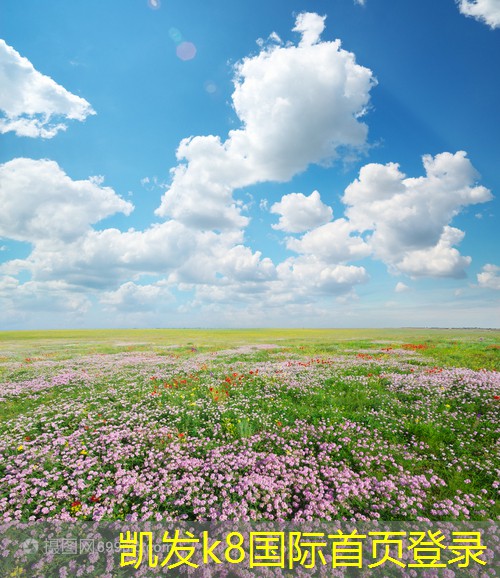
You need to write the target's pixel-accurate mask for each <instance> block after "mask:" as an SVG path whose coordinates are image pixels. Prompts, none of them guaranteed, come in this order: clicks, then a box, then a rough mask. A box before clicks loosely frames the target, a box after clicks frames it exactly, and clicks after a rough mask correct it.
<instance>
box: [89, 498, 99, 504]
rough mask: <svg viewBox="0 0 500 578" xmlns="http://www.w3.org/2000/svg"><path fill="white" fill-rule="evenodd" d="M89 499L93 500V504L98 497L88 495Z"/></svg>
mask: <svg viewBox="0 0 500 578" xmlns="http://www.w3.org/2000/svg"><path fill="white" fill-rule="evenodd" d="M90 501H91V502H94V504H95V502H98V501H99V498H98V497H97V496H90Z"/></svg>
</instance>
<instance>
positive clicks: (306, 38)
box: [293, 12, 326, 46]
mask: <svg viewBox="0 0 500 578" xmlns="http://www.w3.org/2000/svg"><path fill="white" fill-rule="evenodd" d="M325 20H326V16H320V15H319V14H315V13H314V12H303V13H302V14H299V15H298V16H297V20H296V21H295V28H294V29H293V31H294V32H300V34H301V35H302V39H301V41H300V44H299V46H312V45H313V44H317V43H318V42H319V39H320V37H321V33H322V32H323V30H324V29H325Z"/></svg>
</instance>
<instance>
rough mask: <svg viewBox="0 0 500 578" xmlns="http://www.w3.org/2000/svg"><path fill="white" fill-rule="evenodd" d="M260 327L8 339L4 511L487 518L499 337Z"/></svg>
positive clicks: (0, 406)
mask: <svg viewBox="0 0 500 578" xmlns="http://www.w3.org/2000/svg"><path fill="white" fill-rule="evenodd" d="M263 335H264V337H263V338H262V339H261V340H260V341H255V340H253V341H252V340H249V342H248V343H242V341H241V339H240V340H239V341H238V342H235V343H232V344H231V343H228V342H226V343H216V342H208V341H207V340H206V339H205V340H203V339H201V338H200V340H199V341H200V343H198V342H196V341H192V342H189V343H188V344H186V338H185V337H183V336H182V333H179V336H180V337H179V338H178V339H177V343H174V342H173V339H172V338H169V339H165V340H162V339H161V336H160V337H159V338H156V340H155V341H154V342H151V343H148V342H142V343H134V342H133V341H132V340H131V339H128V340H124V342H120V343H117V342H116V339H115V341H113V342H111V341H109V342H106V343H104V342H103V341H98V342H92V341H91V340H87V342H86V341H84V340H83V341H82V339H79V340H76V341H75V340H73V346H68V347H63V346H62V341H61V342H56V341H50V342H44V341H43V340H25V341H21V342H13V341H7V340H5V339H4V341H2V343H1V351H0V356H1V357H0V362H1V364H0V367H1V379H0V381H1V383H0V414H1V416H2V417H1V421H0V454H1V459H0V519H2V520H3V521H4V522H11V521H16V520H20V521H34V520H47V519H51V520H62V521H73V520H94V521H99V520H101V521H109V520H127V521H145V520H150V521H164V520H200V521H201V520H203V521H207V520H231V519H240V520H259V521H262V520H282V521H284V520H286V521H296V522H302V521H308V520H318V519H321V520H350V521H358V520H359V521H365V520H374V519H381V520H403V521H409V520H414V521H429V520H476V521H479V520H497V519H498V513H499V511H498V493H499V486H500V483H499V479H500V476H499V466H500V463H499V451H498V450H499V441H498V440H499V433H500V411H499V410H500V373H499V372H498V371H496V370H495V368H496V369H498V366H497V365H496V361H495V359H496V357H497V356H498V345H497V341H495V339H496V338H497V337H498V335H497V334H496V333H494V332H492V333H491V334H490V335H488V336H486V338H482V337H481V338H478V337H477V336H476V335H472V336H469V337H468V338H467V339H468V341H467V342H461V341H455V342H454V345H453V347H452V346H451V345H449V346H447V347H448V349H446V348H444V345H443V340H442V338H441V337H439V339H438V338H436V339H435V340H434V341H432V340H430V341H429V342H427V343H426V342H417V341H415V340H414V339H413V340H412V339H411V338H412V335H411V334H410V335H406V336H405V338H406V340H407V342H405V341H401V340H397V339H394V338H392V339H385V340H380V339H379V340H378V341H377V340H376V339H369V340H365V341H363V342H362V343H360V342H359V341H355V340H343V341H335V340H333V339H332V340H330V341H327V340H325V339H324V338H323V337H322V339H321V340H319V341H318V340H316V341H314V340H313V339H311V338H310V337H308V336H306V335H304V336H301V335H300V333H298V336H297V337H296V338H293V339H292V338H291V337H290V336H289V338H286V339H284V338H280V339H276V340H275V341H273V337H275V336H274V335H272V334H271V333H269V334H268V335H266V334H265V333H264V334H263ZM385 337H387V336H385ZM413 337H414V336H413ZM235 341H237V340H235ZM96 343H97V345H96ZM471 343H472V344H473V346H474V347H473V348H472V349H471ZM66 345H67V344H66ZM450 348H452V349H453V352H454V353H453V354H451V353H450V354H449V355H448V354H446V352H447V351H451V350H450ZM461 350H462V352H465V353H464V354H463V355H462V357H460V351H461ZM440 352H441V353H440ZM443 352H444V353H443ZM457 352H458V353H457ZM479 353H480V354H481V355H479ZM447 359H452V360H457V361H458V363H456V365H457V366H453V365H450V364H449V362H448V363H447V362H446V360H447ZM478 360H479V361H478ZM478 363H485V365H487V368H481V367H477V365H478ZM458 365H461V366H460V367H459V366H458Z"/></svg>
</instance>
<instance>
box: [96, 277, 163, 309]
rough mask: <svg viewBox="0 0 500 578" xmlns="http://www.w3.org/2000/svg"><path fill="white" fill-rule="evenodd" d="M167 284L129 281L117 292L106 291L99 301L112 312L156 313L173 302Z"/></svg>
mask: <svg viewBox="0 0 500 578" xmlns="http://www.w3.org/2000/svg"><path fill="white" fill-rule="evenodd" d="M173 300H174V299H173V297H172V294H171V293H170V291H169V289H168V287H167V286H166V283H165V282H164V281H163V282H162V281H159V282H156V283H151V284H149V285H138V284H136V283H133V282H132V281H127V282H126V283H123V284H122V285H120V287H119V288H118V289H117V290H116V291H105V292H104V293H102V295H101V297H100V299H99V301H100V302H101V303H102V304H103V305H104V306H105V308H106V309H109V310H112V311H130V312H134V313H135V312H137V311H154V310H155V309H161V308H163V307H164V306H165V305H171V304H172V302H173Z"/></svg>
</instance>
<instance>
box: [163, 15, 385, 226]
mask: <svg viewBox="0 0 500 578" xmlns="http://www.w3.org/2000/svg"><path fill="white" fill-rule="evenodd" d="M323 28H324V18H323V17H322V16H318V15H317V14H310V13H305V14H300V15H299V16H298V17H297V20H296V28H295V29H296V30H297V31H299V32H300V33H301V34H302V40H301V42H300V43H299V45H298V46H294V45H286V46H281V45H276V44H274V43H273V44H272V45H269V46H264V47H262V49H261V51H260V52H259V54H257V55H256V56H252V57H248V58H244V59H243V60H242V61H241V62H239V63H238V64H237V65H236V66H235V79H234V92H233V95H232V102H233V107H234V110H235V112H236V114H237V116H238V118H239V119H240V121H241V124H242V126H241V128H239V129H237V130H233V131H230V132H229V135H228V138H227V139H226V140H225V141H222V140H221V138H220V137H218V136H213V135H211V136H196V137H191V138H187V139H184V140H183V141H182V142H181V143H180V145H179V148H178V150H177V158H178V160H179V165H178V166H177V167H175V168H174V169H172V171H171V176H172V182H171V185H170V187H169V189H168V190H167V191H166V193H165V194H164V196H163V198H162V202H161V205H160V207H159V208H158V209H157V211H156V214H157V215H159V216H161V217H170V218H174V219H176V220H178V221H180V222H182V223H184V224H185V225H186V226H189V227H192V228H198V229H218V230H221V231H228V230H231V229H238V228H241V227H245V226H246V225H247V224H248V218H247V217H246V216H244V215H243V214H242V210H243V207H242V206H241V204H240V205H238V203H236V202H235V201H234V199H233V196H232V195H233V191H234V190H235V189H237V188H241V187H243V186H249V185H252V184H256V183H259V182H265V181H287V180H289V179H291V178H292V177H293V176H294V175H295V174H297V173H299V172H301V171H303V170H305V169H306V168H307V166H308V165H310V164H312V163H325V162H328V161H330V160H332V159H333V158H335V157H336V156H337V155H338V150H339V148H342V147H362V146H364V145H365V144H366V138H367V131H368V129H367V126H366V125H365V124H364V123H363V122H361V120H360V119H361V117H362V116H363V114H364V113H365V111H366V108H367V106H368V103H369V98H370V90H371V88H372V87H373V85H374V84H375V81H374V78H373V75H372V73H371V71H370V70H369V69H367V68H364V67H362V66H360V65H358V64H357V63H356V60H355V56H354V54H352V53H350V52H347V51H345V50H343V49H341V46H340V41H338V40H336V41H333V42H332V41H320V34H321V32H322V30H323Z"/></svg>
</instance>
